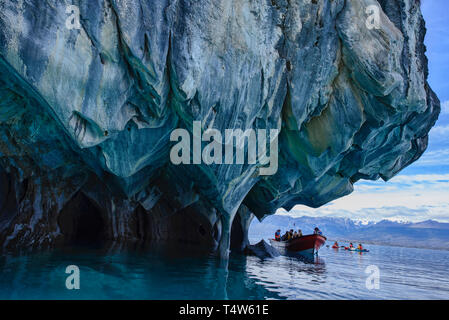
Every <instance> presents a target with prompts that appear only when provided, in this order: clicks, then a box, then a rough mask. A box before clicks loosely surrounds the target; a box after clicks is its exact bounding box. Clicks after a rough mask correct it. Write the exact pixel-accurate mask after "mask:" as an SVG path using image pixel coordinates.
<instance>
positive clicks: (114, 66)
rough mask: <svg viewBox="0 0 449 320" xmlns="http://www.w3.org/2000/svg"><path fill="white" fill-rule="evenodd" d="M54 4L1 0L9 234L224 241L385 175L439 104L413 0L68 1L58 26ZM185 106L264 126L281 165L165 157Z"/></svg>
mask: <svg viewBox="0 0 449 320" xmlns="http://www.w3.org/2000/svg"><path fill="white" fill-rule="evenodd" d="M70 4H71V3H70ZM68 5H69V4H68V3H66V2H65V1H53V2H52V3H49V2H45V1H38V2H36V1H31V0H21V1H10V0H0V181H1V184H0V243H1V245H2V246H3V247H6V248H11V247H27V246H28V247H48V246H50V247H51V246H56V245H61V244H64V243H67V242H70V241H72V240H73V239H75V240H77V241H78V240H82V241H84V240H86V239H87V240H89V239H90V240H92V239H93V240H95V241H96V239H95V237H94V235H93V234H94V233H96V234H100V235H101V238H104V239H106V240H115V241H128V240H164V241H180V242H183V241H186V242H192V243H197V244H199V245H203V246H207V247H210V248H212V249H218V250H220V252H221V253H222V255H224V256H226V255H227V253H228V249H229V247H230V245H231V244H233V245H232V247H234V248H238V249H239V250H241V249H242V248H244V247H245V245H246V241H247V236H246V234H247V229H246V230H245V228H247V226H248V225H249V223H247V222H248V221H250V219H251V217H252V216H253V215H254V216H256V217H257V218H259V219H262V218H263V217H264V216H266V215H270V214H273V213H274V212H275V211H276V210H277V209H278V208H280V207H283V208H286V209H290V208H291V207H292V206H293V205H295V204H304V205H308V206H312V207H318V206H321V205H324V204H326V203H328V202H329V201H332V200H334V199H336V198H339V197H342V196H345V195H347V194H349V193H351V192H352V190H353V185H354V183H356V182H357V181H358V180H360V179H370V180H375V179H379V178H382V179H384V180H388V179H390V178H391V177H393V176H394V175H395V174H396V173H398V172H399V171H400V170H401V169H402V168H404V167H406V166H407V165H409V164H411V163H412V162H413V161H415V160H417V159H418V158H419V157H420V156H421V155H422V153H423V152H424V151H425V149H426V147H427V140H428V132H429V130H430V129H431V127H432V126H433V125H434V123H435V121H436V120H437V117H438V114H439V111H440V103H439V100H438V98H437V97H436V96H435V94H434V93H433V91H432V90H431V89H430V87H429V85H428V83H427V73H428V71H427V59H426V57H425V46H424V35H425V27H424V21H423V18H422V15H421V13H420V9H419V1H416V0H400V1H397V0H381V1H375V0H346V1H344V0H334V1H323V0H320V1H308V0H297V1H282V0H272V1H257V2H254V1H249V0H243V1H242V0H238V1H228V0H202V1H187V0H185V1H184V0H179V1H170V0H165V1H143V0H140V1H139V0H132V1H131V0H120V1H114V0H108V1H81V2H79V3H78V7H79V10H80V18H81V19H80V28H79V29H68V28H67V27H66V26H65V24H66V20H67V18H68V16H69V14H67V13H66V9H67V6H68ZM370 5H376V6H378V7H379V9H380V23H379V27H378V28H374V29H369V28H367V27H366V19H367V15H366V10H365V9H366V8H367V7H368V6H370ZM193 121H201V125H202V129H203V130H206V129H207V128H214V129H217V130H219V131H220V132H224V131H225V129H237V128H239V129H242V130H245V129H279V131H280V133H279V136H278V141H279V169H278V170H277V172H276V174H274V175H271V176H261V175H258V170H259V167H260V165H261V164H260V163H256V164H241V165H237V164H233V165H218V164H212V165H206V164H204V163H203V164H199V165H174V164H172V163H171V162H170V157H169V152H170V148H171V146H172V145H173V143H172V142H170V139H169V137H170V133H171V132H172V130H173V129H175V128H184V129H186V130H188V131H190V132H191V131H192V122H193ZM81 202H84V203H81ZM76 211H83V213H82V214H80V213H77V212H76ZM86 212H87V213H91V217H92V224H93V225H94V227H92V228H93V229H89V228H88V227H87V226H86V224H89V223H88V221H89V215H86V214H85V213H86ZM248 212H249V214H248ZM236 217H238V218H237V219H236ZM234 223H235V224H234ZM79 228H81V229H79ZM86 228H87V229H86ZM79 230H81V231H79ZM83 230H84V231H83ZM232 230H234V232H233V231H232ZM232 238H235V239H234V240H232Z"/></svg>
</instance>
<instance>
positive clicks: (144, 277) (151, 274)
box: [0, 246, 449, 299]
mask: <svg viewBox="0 0 449 320" xmlns="http://www.w3.org/2000/svg"><path fill="white" fill-rule="evenodd" d="M370 249H371V251H370V252H369V253H368V254H362V255H360V254H357V253H353V252H347V251H346V252H345V251H344V250H343V251H338V250H333V249H329V248H322V249H321V250H320V256H319V257H313V258H312V259H311V260H310V259H301V258H298V257H296V256H281V257H278V258H274V259H264V260H262V259H260V258H257V257H245V256H242V255H237V254H233V255H231V258H230V260H229V263H226V264H224V263H223V262H222V261H220V260H219V259H217V258H216V257H215V256H214V255H204V252H195V251H192V250H184V249H183V250H179V248H167V247H161V246H158V247H150V248H148V247H146V248H138V247H136V248H129V247H128V248H120V247H108V248H99V249H89V250H87V249H86V248H70V249H66V250H63V251H49V252H39V253H29V254H12V253H8V254H5V253H4V254H1V255H0V298H1V299H354V298H357V299H381V298H389V299H417V298H421V299H426V298H430V299H441V298H443V299H448V298H449V279H448V276H447V274H446V272H447V269H448V261H449V253H448V252H446V251H436V250H423V249H407V248H392V247H381V246H371V247H370ZM68 265H77V266H78V267H79V268H80V271H81V276H80V280H81V289H80V290H68V289H66V287H65V281H66V278H67V277H68V274H66V273H65V270H66V267H67V266H68ZM369 265H376V266H378V267H379V269H380V271H381V278H380V283H381V287H380V289H379V290H368V289H367V288H366V286H365V282H366V278H367V276H368V275H367V274H366V273H365V270H366V267H367V266H369Z"/></svg>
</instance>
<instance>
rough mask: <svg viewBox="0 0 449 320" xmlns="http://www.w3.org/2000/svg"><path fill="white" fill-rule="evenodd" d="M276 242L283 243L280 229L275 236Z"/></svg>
mask: <svg viewBox="0 0 449 320" xmlns="http://www.w3.org/2000/svg"><path fill="white" fill-rule="evenodd" d="M274 240H276V241H281V230H280V229H278V230H277V231H276V233H275V234H274Z"/></svg>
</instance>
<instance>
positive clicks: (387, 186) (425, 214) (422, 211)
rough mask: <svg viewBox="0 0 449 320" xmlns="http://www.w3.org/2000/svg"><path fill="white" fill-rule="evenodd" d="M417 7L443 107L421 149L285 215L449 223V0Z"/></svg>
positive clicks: (425, 1) (432, 79)
mask: <svg viewBox="0 0 449 320" xmlns="http://www.w3.org/2000/svg"><path fill="white" fill-rule="evenodd" d="M421 11H422V13H423V15H424V18H425V20H426V28H427V35H426V39H425V43H426V46H427V57H428V58H429V83H430V86H431V87H432V89H433V90H434V91H435V92H436V93H437V95H438V97H439V98H440V100H441V107H442V112H441V115H440V118H439V120H438V122H437V124H436V125H435V127H434V128H433V129H432V131H431V132H430V139H429V148H428V149H427V151H426V153H425V154H424V155H423V156H422V157H421V159H419V160H418V161H417V162H415V163H414V164H412V165H411V166H410V167H408V168H406V169H404V170H403V171H402V172H401V173H400V174H399V175H397V176H396V177H394V178H393V179H392V180H390V181H389V182H383V181H374V182H372V181H366V182H365V181H363V182H359V183H357V184H356V185H355V190H354V193H352V194H351V195H349V196H347V197H344V198H341V199H338V200H336V201H333V202H331V203H329V204H327V205H325V206H323V207H321V208H319V209H312V208H307V207H305V206H299V205H298V206H295V207H294V208H293V209H292V210H291V211H290V212H289V213H288V214H289V215H293V216H303V215H308V216H323V215H325V216H333V217H345V218H352V219H355V220H360V221H365V222H368V221H379V220H382V219H389V220H395V221H413V222H417V221H423V220H427V219H433V220H437V221H440V222H449V1H448V0H422V5H421ZM279 213H281V214H282V213H285V211H283V210H280V212H279Z"/></svg>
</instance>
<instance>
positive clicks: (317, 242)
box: [270, 234, 326, 254]
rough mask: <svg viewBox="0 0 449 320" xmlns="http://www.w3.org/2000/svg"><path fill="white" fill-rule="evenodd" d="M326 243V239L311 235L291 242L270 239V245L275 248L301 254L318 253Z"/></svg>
mask: <svg viewBox="0 0 449 320" xmlns="http://www.w3.org/2000/svg"><path fill="white" fill-rule="evenodd" d="M325 242H326V237H324V236H321V235H319V234H309V235H306V236H302V237H299V238H295V239H292V240H290V241H277V240H275V239H270V243H271V245H272V246H273V247H275V248H277V249H281V250H287V251H291V252H297V253H300V254H314V253H316V252H318V250H319V249H320V248H321V247H322V246H323V245H324V243H325Z"/></svg>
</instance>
